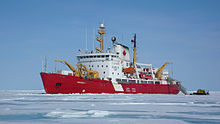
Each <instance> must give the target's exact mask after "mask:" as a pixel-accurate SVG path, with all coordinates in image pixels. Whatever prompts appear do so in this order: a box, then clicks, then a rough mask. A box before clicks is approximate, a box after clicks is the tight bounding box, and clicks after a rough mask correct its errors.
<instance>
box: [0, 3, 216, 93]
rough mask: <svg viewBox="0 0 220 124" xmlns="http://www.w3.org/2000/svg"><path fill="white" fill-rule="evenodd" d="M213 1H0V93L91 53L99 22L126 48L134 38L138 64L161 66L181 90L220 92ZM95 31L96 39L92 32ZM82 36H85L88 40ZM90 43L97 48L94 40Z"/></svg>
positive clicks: (33, 84)
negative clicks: (45, 68) (60, 61)
mask: <svg viewBox="0 0 220 124" xmlns="http://www.w3.org/2000/svg"><path fill="white" fill-rule="evenodd" d="M219 6H220V1H219V0H184V1H180V0H105V1H104V0H0V59H1V61H0V67H1V69H0V84H1V87H0V89H2V90H13V89H18V90H22V89H43V84H42V81H41V77H40V72H41V71H42V61H43V59H44V57H45V56H47V58H48V71H54V66H55V65H56V66H57V68H63V69H67V67H66V66H65V65H61V64H58V63H57V64H55V63H54V60H55V59H65V60H67V61H68V62H70V63H71V64H73V65H75V64H76V57H75V56H76V55H77V54H78V50H79V49H81V50H85V49H86V39H87V49H89V50H92V49H93V48H94V47H93V43H94V42H93V39H94V36H95V35H98V34H97V28H98V27H99V24H101V23H104V24H105V26H106V35H105V36H104V40H105V41H104V44H105V45H104V47H105V49H106V48H108V47H110V48H112V47H111V45H112V42H111V37H112V36H115V37H116V39H117V42H118V43H122V44H125V45H127V46H129V47H130V49H132V43H131V42H130V41H131V39H132V38H133V35H134V34H135V33H136V34H137V57H138V62H140V63H152V64H153V66H154V67H160V66H162V65H163V64H164V63H165V62H173V63H174V64H173V65H169V66H167V67H166V69H168V70H170V71H171V74H172V75H171V76H172V77H173V78H175V79H177V80H180V81H182V84H183V86H184V87H185V88H186V89H187V90H197V89H199V88H203V89H207V90H210V91H219V90H220V80H219V76H220V71H219V70H220V64H219V63H220V7H219ZM94 31H95V35H93V34H94ZM86 32H87V36H86ZM94 46H99V43H98V42H96V41H95V43H94Z"/></svg>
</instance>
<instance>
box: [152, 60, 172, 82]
mask: <svg viewBox="0 0 220 124" xmlns="http://www.w3.org/2000/svg"><path fill="white" fill-rule="evenodd" d="M167 64H173V63H172V62H166V63H165V64H163V65H162V66H161V67H160V68H159V69H158V70H157V72H156V74H155V77H156V78H158V79H161V78H162V72H163V69H164V68H165V67H166V66H167Z"/></svg>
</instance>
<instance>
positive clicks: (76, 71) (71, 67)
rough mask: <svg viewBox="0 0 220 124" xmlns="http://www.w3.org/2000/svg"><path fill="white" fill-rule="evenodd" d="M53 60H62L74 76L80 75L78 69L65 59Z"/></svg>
mask: <svg viewBox="0 0 220 124" xmlns="http://www.w3.org/2000/svg"><path fill="white" fill-rule="evenodd" d="M55 62H63V63H65V64H66V65H67V66H68V67H69V68H70V69H71V70H72V71H73V74H74V76H78V77H79V76H80V75H79V71H78V70H76V69H75V68H74V67H73V66H72V65H70V64H69V63H68V62H67V61H64V60H55Z"/></svg>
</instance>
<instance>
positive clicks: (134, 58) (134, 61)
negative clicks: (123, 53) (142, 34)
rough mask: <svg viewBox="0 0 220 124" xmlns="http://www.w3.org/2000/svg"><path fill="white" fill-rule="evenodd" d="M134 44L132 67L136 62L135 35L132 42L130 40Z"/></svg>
mask: <svg viewBox="0 0 220 124" xmlns="http://www.w3.org/2000/svg"><path fill="white" fill-rule="evenodd" d="M131 42H133V43H134V57H133V65H134V66H135V64H136V61H137V53H136V34H134V40H131Z"/></svg>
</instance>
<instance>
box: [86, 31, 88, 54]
mask: <svg viewBox="0 0 220 124" xmlns="http://www.w3.org/2000/svg"><path fill="white" fill-rule="evenodd" d="M87 50H88V49H87V28H86V51H87Z"/></svg>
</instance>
